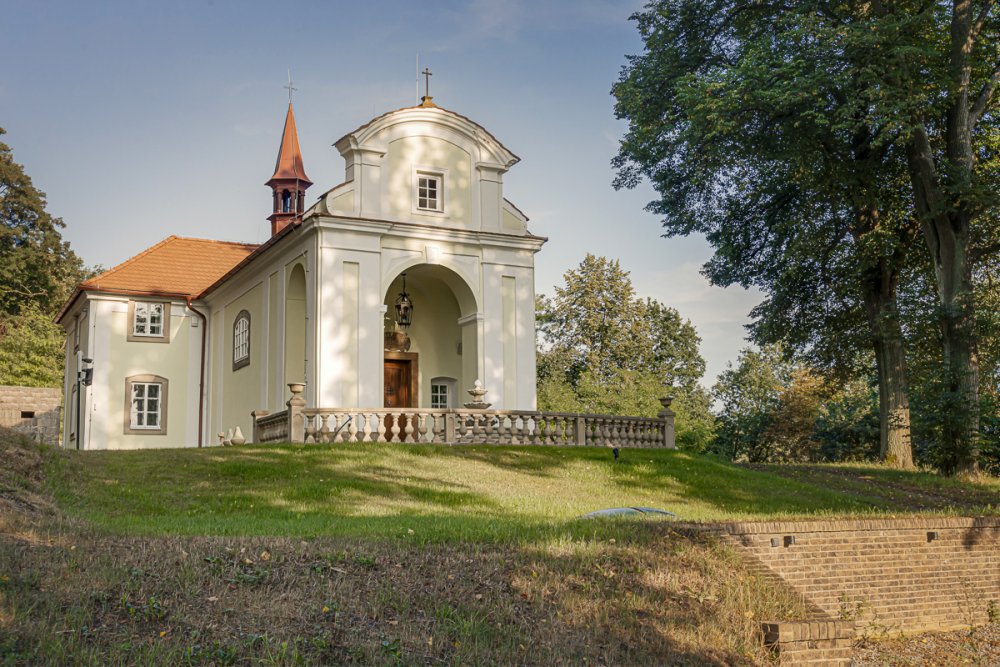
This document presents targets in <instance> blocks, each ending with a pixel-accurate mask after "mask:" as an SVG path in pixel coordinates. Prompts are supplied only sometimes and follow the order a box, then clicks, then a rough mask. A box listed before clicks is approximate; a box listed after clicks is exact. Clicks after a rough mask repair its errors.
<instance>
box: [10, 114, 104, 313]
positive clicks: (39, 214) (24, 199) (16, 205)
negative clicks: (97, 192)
mask: <svg viewBox="0 0 1000 667" xmlns="http://www.w3.org/2000/svg"><path fill="white" fill-rule="evenodd" d="M5 133H6V132H5V131H4V130H3V128H0V136H2V135H3V134H5ZM63 227H65V225H64V224H63V222H62V220H60V219H58V218H53V217H52V216H50V215H49V214H48V213H47V212H46V210H45V194H44V193H42V192H40V191H38V190H37V189H36V188H35V187H34V185H32V183H31V178H29V177H28V175H27V174H25V173H24V168H23V167H22V166H21V165H19V164H17V163H16V162H14V156H13V153H12V152H11V149H10V147H9V146H7V145H6V144H4V143H2V142H0V316H2V315H16V314H17V313H19V312H20V311H21V309H22V308H23V307H25V306H26V305H27V304H30V303H34V304H36V305H37V306H38V307H39V308H40V309H41V310H42V311H43V312H45V313H50V314H54V313H55V311H56V309H58V308H59V307H60V306H61V305H62V304H63V303H65V301H66V299H67V298H69V295H70V294H71V293H72V291H73V289H74V288H75V287H76V286H77V285H78V284H79V283H80V282H81V281H82V280H83V279H84V278H85V277H86V272H85V270H84V267H83V262H81V261H80V258H79V257H77V256H76V253H74V252H73V251H72V250H71V249H70V247H69V243H67V242H66V241H63V239H62V235H61V234H60V231H59V230H60V229H62V228H63Z"/></svg>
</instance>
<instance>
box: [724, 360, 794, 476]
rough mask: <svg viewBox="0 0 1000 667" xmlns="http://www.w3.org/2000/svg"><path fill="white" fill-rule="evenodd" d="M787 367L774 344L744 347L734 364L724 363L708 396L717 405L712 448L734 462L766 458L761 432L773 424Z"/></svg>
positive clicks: (788, 367)
mask: <svg viewBox="0 0 1000 667" xmlns="http://www.w3.org/2000/svg"><path fill="white" fill-rule="evenodd" d="M791 370H792V369H791V367H790V366H789V365H788V364H787V363H786V362H785V360H784V358H783V354H782V352H781V350H780V349H779V348H777V347H775V346H769V347H765V348H764V349H762V350H759V351H758V350H754V349H752V348H746V349H744V350H741V351H740V355H739V357H738V358H737V360H736V365H735V366H733V363H732V362H729V363H728V364H726V370H724V371H722V373H721V374H720V375H719V379H718V381H717V382H716V383H715V386H714V387H713V388H712V397H713V398H714V399H715V401H716V402H717V403H718V404H719V405H720V406H721V408H720V412H719V416H718V427H717V429H716V437H715V441H714V442H713V444H712V449H714V450H715V451H716V452H718V453H720V454H722V455H724V456H728V457H729V458H731V459H733V460H734V461H735V460H737V459H740V458H743V457H746V458H747V460H749V461H751V462H762V461H766V460H768V458H769V453H770V452H769V450H768V446H767V442H766V441H765V438H764V434H765V432H767V430H768V429H769V428H770V427H771V425H772V423H773V420H774V411H775V409H776V408H777V406H778V401H779V399H780V396H781V389H782V387H784V386H785V385H786V384H787V381H788V378H789V377H790V374H791Z"/></svg>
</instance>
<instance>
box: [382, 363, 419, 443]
mask: <svg viewBox="0 0 1000 667" xmlns="http://www.w3.org/2000/svg"><path fill="white" fill-rule="evenodd" d="M384 368H385V371H384V373H385V389H384V391H385V397H384V398H385V407H387V408H394V409H399V408H412V407H413V391H412V386H413V364H412V363H411V362H410V360H409V359H386V360H385V367H384ZM393 421H397V420H396V418H395V417H394V416H393V415H386V417H385V439H386V440H388V441H390V442H391V441H392V440H393V437H392V424H393ZM408 421H409V420H408V419H407V418H406V417H403V416H399V418H398V425H399V441H403V440H405V439H406V435H405V430H406V424H407V423H408Z"/></svg>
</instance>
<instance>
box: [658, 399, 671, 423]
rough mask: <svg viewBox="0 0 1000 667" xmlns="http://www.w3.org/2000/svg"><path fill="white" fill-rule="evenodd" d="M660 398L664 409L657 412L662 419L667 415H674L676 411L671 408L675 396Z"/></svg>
mask: <svg viewBox="0 0 1000 667" xmlns="http://www.w3.org/2000/svg"><path fill="white" fill-rule="evenodd" d="M659 400H660V405H662V406H663V409H662V410H660V412H659V414H657V417H659V418H660V419H663V418H664V417H666V416H667V415H670V416H673V415H674V414H675V413H674V411H673V410H671V409H670V404H671V403H673V402H674V397H673V396H662V397H660V399H659Z"/></svg>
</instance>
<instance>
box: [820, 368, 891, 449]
mask: <svg viewBox="0 0 1000 667" xmlns="http://www.w3.org/2000/svg"><path fill="white" fill-rule="evenodd" d="M814 437H815V439H816V441H817V442H818V443H819V447H820V453H821V456H822V458H823V460H825V461H875V460H877V459H878V447H879V417H878V391H877V389H875V388H874V387H872V386H870V385H869V384H868V383H866V382H862V381H854V382H849V383H847V384H846V385H845V386H844V387H843V388H842V389H841V391H839V392H838V393H837V394H835V395H834V396H833V397H831V398H830V400H828V401H827V402H826V403H825V404H824V405H823V406H822V409H821V411H820V414H819V417H818V418H817V419H816V426H815V436H814Z"/></svg>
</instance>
